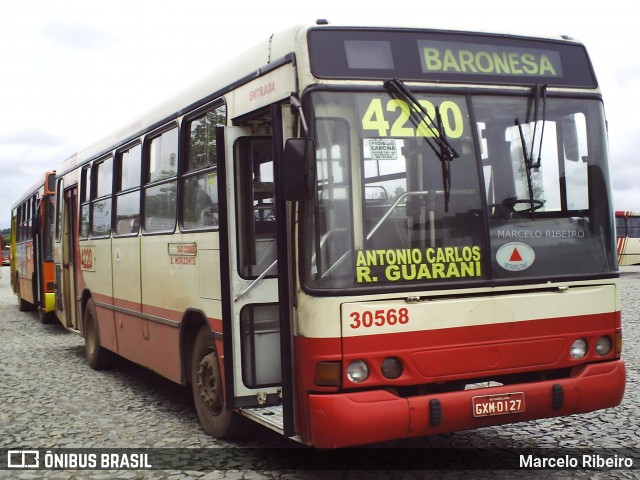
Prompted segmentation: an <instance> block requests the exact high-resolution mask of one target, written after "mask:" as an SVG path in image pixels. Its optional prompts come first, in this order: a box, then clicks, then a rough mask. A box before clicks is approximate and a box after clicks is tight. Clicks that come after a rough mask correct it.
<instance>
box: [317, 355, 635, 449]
mask: <svg viewBox="0 0 640 480" xmlns="http://www.w3.org/2000/svg"><path fill="white" fill-rule="evenodd" d="M625 376H626V370H625V366H624V362H623V361H622V360H616V361H613V362H607V363H596V364H590V365H585V366H584V367H581V368H580V370H579V371H578V372H577V373H576V374H575V375H574V376H572V377H570V378H563V379H558V380H549V381H544V382H536V383H523V384H518V385H508V386H500V387H491V388H483V389H481V390H465V391H460V392H450V393H439V394H432V395H425V396H416V397H408V398H401V397H398V396H396V395H395V394H393V393H391V392H389V391H386V390H374V391H366V392H354V393H340V394H326V395H317V394H311V395H309V406H310V413H311V436H310V439H309V440H310V441H309V443H310V444H311V445H314V446H315V447H317V448H336V447H347V446H353V445H363V444H367V443H375V442H383V441H390V440H397V439H400V438H407V437H421V436H425V435H433V434H438V433H444V432H453V431H459V430H468V429H473V428H480V427H487V426H491V425H501V424H505V423H515V422H522V421H527V420H534V419H537V418H548V417H557V416H563V415H570V414H574V413H585V412H591V411H593V410H599V409H601V408H607V407H613V406H615V405H618V404H619V403H620V402H621V401H622V396H623V394H624V387H625ZM555 385H560V387H561V388H562V397H563V401H562V406H560V407H556V408H554V406H553V394H552V391H553V388H554V386H555ZM555 389H556V390H558V387H555ZM512 392H523V393H524V397H525V411H524V412H523V413H514V414H506V415H494V416H487V417H478V418H477V417H474V416H473V409H472V398H473V397H474V396H478V395H493V394H504V393H512ZM433 400H437V401H438V403H439V409H440V412H441V415H440V418H439V420H438V419H437V417H438V416H437V415H435V413H436V412H433V413H431V408H432V406H433V407H434V408H435V405H434V404H435V402H433V403H432V401H433Z"/></svg>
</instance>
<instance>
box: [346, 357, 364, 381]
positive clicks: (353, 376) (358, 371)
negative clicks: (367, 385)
mask: <svg viewBox="0 0 640 480" xmlns="http://www.w3.org/2000/svg"><path fill="white" fill-rule="evenodd" d="M347 378H348V379H349V380H351V381H352V382H354V383H362V382H364V381H365V380H366V379H367V378H369V367H367V364H366V363H364V362H363V361H362V360H356V361H355V362H351V363H350V364H349V366H348V367H347Z"/></svg>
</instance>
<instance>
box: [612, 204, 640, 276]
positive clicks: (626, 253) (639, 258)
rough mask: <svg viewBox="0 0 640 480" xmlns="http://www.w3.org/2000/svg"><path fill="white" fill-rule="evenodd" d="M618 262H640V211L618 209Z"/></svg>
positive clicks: (635, 263)
mask: <svg viewBox="0 0 640 480" xmlns="http://www.w3.org/2000/svg"><path fill="white" fill-rule="evenodd" d="M616 235H617V237H618V240H617V242H618V243H617V246H618V264H619V265H638V264H640V212H633V211H629V210H616Z"/></svg>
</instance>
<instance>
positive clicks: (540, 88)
mask: <svg viewBox="0 0 640 480" xmlns="http://www.w3.org/2000/svg"><path fill="white" fill-rule="evenodd" d="M533 91H534V107H533V137H532V139H531V153H529V151H528V149H527V142H526V140H525V138H524V131H523V130H522V124H521V123H520V119H519V118H518V117H516V119H515V124H516V126H517V127H518V133H519V134H520V143H521V145H522V157H523V159H524V166H525V169H526V173H527V186H528V188H529V203H530V205H531V206H530V208H529V211H530V212H532V213H533V211H534V210H536V208H540V206H541V205H539V204H537V202H536V201H535V199H534V194H533V179H532V176H531V170H532V169H533V168H535V169H538V168H540V164H541V161H542V140H543V138H544V124H545V123H546V115H547V85H546V84H543V85H541V84H539V83H536V84H535V85H534V87H533ZM540 98H542V128H541V131H540V142H539V144H538V160H537V161H535V162H534V160H533V158H534V150H535V143H536V132H537V130H538V108H539V105H540ZM536 204H537V206H536Z"/></svg>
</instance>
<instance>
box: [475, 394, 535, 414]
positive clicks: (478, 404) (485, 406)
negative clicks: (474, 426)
mask: <svg viewBox="0 0 640 480" xmlns="http://www.w3.org/2000/svg"><path fill="white" fill-rule="evenodd" d="M471 403H472V405H473V416H474V417H489V416H492V415H509V414H511V413H523V412H524V393H522V392H517V393H503V394H500V395H484V396H480V397H473V399H472V400H471Z"/></svg>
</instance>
